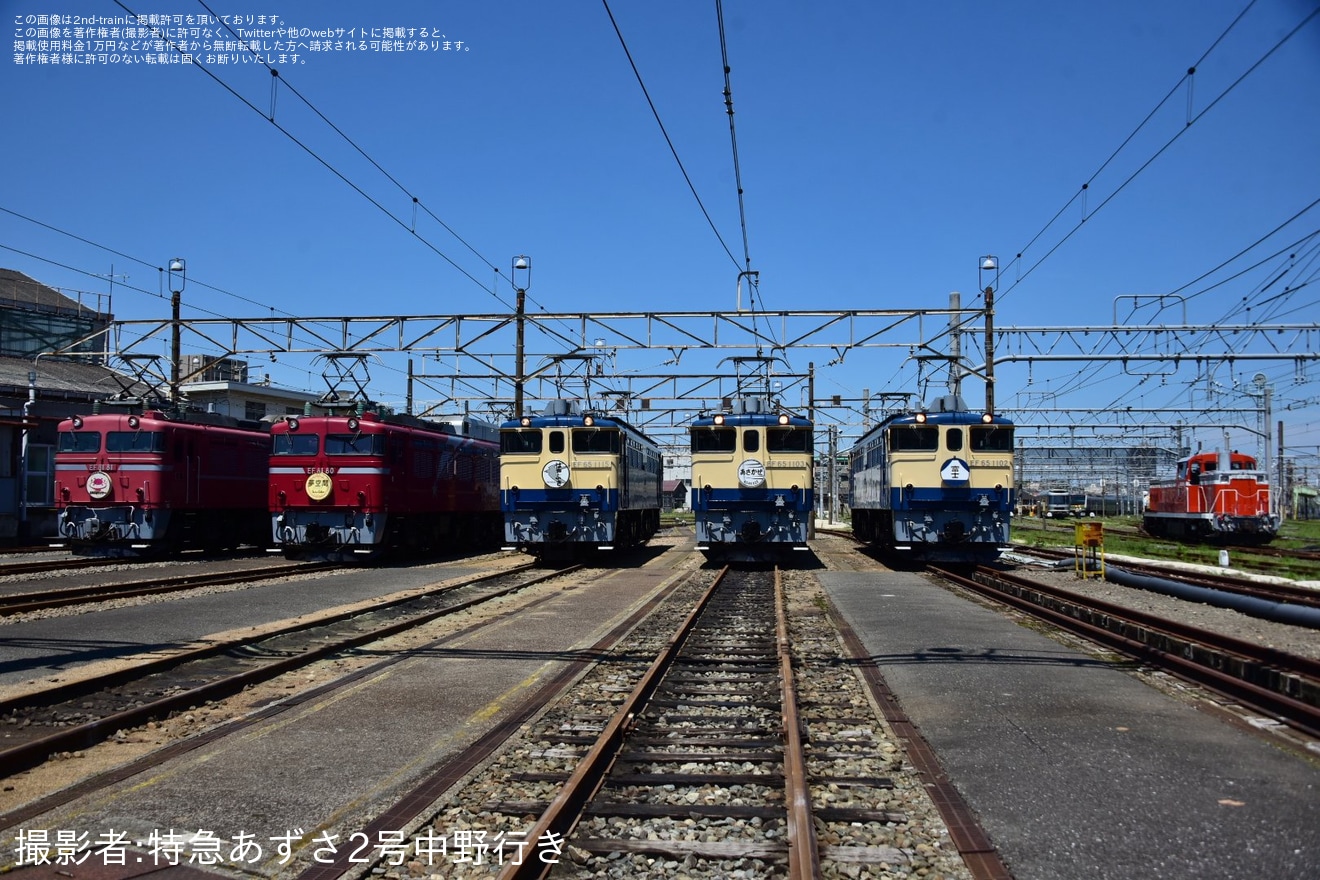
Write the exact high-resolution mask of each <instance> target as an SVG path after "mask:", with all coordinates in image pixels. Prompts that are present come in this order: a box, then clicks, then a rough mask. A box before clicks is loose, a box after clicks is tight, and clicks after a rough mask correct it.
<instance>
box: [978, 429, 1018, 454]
mask: <svg viewBox="0 0 1320 880" xmlns="http://www.w3.org/2000/svg"><path fill="white" fill-rule="evenodd" d="M971 444H972V452H1012V451H1013V429H1012V428H1006V427H993V428H972V429H971Z"/></svg>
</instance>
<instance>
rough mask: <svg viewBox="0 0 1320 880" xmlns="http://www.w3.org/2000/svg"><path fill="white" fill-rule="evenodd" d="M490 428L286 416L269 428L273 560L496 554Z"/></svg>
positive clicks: (495, 456)
mask: <svg viewBox="0 0 1320 880" xmlns="http://www.w3.org/2000/svg"><path fill="white" fill-rule="evenodd" d="M497 438H498V433H497V431H496V429H495V427H494V426H493V425H488V424H485V423H483V422H480V421H476V420H471V419H465V418H454V419H448V420H437V421H431V420H423V419H419V418H415V417H412V416H402V415H398V416H394V415H391V416H383V417H382V416H378V415H377V414H375V413H371V412H368V413H363V414H361V415H324V416H288V417H286V418H285V419H283V420H282V421H279V422H276V423H275V424H273V425H272V426H271V444H272V446H271V453H272V454H271V459H270V495H269V499H268V500H269V522H270V529H271V537H272V540H273V545H274V546H273V547H272V548H271V551H270V552H273V553H280V552H282V553H283V554H284V555H285V556H287V557H289V558H291V559H324V560H331V561H343V560H348V559H369V558H373V557H376V556H378V555H381V554H382V553H384V552H386V551H394V550H405V551H423V552H425V551H432V552H434V551H438V550H443V549H450V548H452V549H468V548H472V547H477V546H486V545H489V546H495V545H496V542H498V541H499V539H500V535H501V530H502V521H501V518H500V497H499V455H500V447H499V442H498V439H497Z"/></svg>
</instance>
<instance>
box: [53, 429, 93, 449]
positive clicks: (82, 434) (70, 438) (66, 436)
mask: <svg viewBox="0 0 1320 880" xmlns="http://www.w3.org/2000/svg"><path fill="white" fill-rule="evenodd" d="M59 443H60V445H59V451H60V452H100V451H101V435H100V433H99V432H97V431H60V440H59Z"/></svg>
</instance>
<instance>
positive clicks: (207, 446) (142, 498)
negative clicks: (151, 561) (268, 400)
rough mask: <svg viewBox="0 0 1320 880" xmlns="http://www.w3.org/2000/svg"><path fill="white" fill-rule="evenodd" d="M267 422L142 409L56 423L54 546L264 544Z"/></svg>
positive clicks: (118, 550)
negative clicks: (55, 524) (57, 437)
mask: <svg viewBox="0 0 1320 880" xmlns="http://www.w3.org/2000/svg"><path fill="white" fill-rule="evenodd" d="M269 455H270V438H269V436H268V435H267V433H266V426H264V425H262V424H260V423H258V422H239V421H238V420H236V419H232V418H229V417H227V416H219V415H215V414H213V413H193V412H186V411H185V412H179V413H170V414H166V413H165V412H162V411H160V410H147V411H145V412H143V413H141V414H132V413H129V412H117V413H99V414H93V415H87V416H74V417H72V418H69V419H65V420H64V421H62V422H60V425H59V439H58V445H57V447H56V451H55V507H56V509H57V510H58V511H59V518H58V520H57V528H58V532H59V537H58V538H57V539H56V540H55V541H53V542H52V544H51V546H53V547H67V548H69V549H71V550H72V551H73V552H74V553H76V554H79V555H84V556H149V555H160V554H168V553H173V552H177V551H179V550H183V549H202V550H206V551H212V552H213V551H218V550H225V549H232V548H234V547H237V546H238V545H240V544H258V545H260V544H265V543H266V529H265V528H264V518H265V508H266V469H267V466H268V462H269Z"/></svg>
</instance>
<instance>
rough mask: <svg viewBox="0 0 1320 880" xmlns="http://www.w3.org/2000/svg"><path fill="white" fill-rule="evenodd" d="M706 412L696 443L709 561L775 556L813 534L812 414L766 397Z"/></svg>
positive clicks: (696, 513) (695, 494) (696, 490)
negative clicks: (777, 405)
mask: <svg viewBox="0 0 1320 880" xmlns="http://www.w3.org/2000/svg"><path fill="white" fill-rule="evenodd" d="M731 403H732V404H733V405H732V407H731V410H730V412H727V413H715V414H714V415H702V416H700V417H698V418H697V419H695V420H693V422H692V426H691V428H690V429H689V432H688V433H689V436H690V438H691V441H692V513H693V518H694V521H695V524H696V530H697V548H698V549H699V550H701V552H702V553H704V554H705V555H706V557H707V558H708V559H711V560H720V561H727V562H772V561H776V560H779V559H782V558H784V557H786V556H788V555H790V552H791V551H794V550H806V549H807V541H808V540H809V539H811V538H813V537H814V536H815V531H814V529H815V503H816V500H815V492H814V475H815V470H814V462H813V452H814V447H815V440H814V438H813V434H812V424H811V422H810V421H808V420H807V419H804V418H801V417H799V416H793V415H790V414H788V413H785V412H776V411H774V409H773V408H772V407H771V406H770V402H769V401H768V400H767V399H765V398H761V397H746V398H742V399H739V400H734V401H731Z"/></svg>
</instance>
